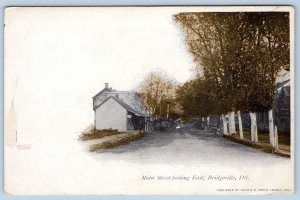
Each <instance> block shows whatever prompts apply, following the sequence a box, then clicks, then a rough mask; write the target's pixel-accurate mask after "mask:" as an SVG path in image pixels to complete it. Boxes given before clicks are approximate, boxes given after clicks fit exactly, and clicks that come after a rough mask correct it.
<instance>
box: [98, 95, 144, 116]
mask: <svg viewBox="0 0 300 200" xmlns="http://www.w3.org/2000/svg"><path fill="white" fill-rule="evenodd" d="M111 98H112V99H113V100H115V101H116V102H117V103H119V104H120V105H121V106H122V107H123V108H124V109H125V110H127V111H129V112H131V113H133V114H135V115H137V116H142V117H147V115H146V114H144V113H140V112H138V111H136V110H135V109H133V108H132V107H130V106H129V105H128V104H126V103H125V102H124V101H122V100H121V99H118V98H116V97H114V96H109V97H107V98H106V99H105V100H104V101H103V102H102V103H101V104H99V105H98V106H97V107H96V108H95V110H97V108H99V107H100V106H101V105H103V104H104V103H105V102H106V101H107V100H109V99H111Z"/></svg>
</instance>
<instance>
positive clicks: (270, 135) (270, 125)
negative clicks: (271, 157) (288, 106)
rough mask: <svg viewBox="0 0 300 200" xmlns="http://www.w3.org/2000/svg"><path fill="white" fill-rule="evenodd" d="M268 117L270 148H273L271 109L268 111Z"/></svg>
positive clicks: (273, 135)
mask: <svg viewBox="0 0 300 200" xmlns="http://www.w3.org/2000/svg"><path fill="white" fill-rule="evenodd" d="M268 117H269V137H270V144H271V146H272V147H275V134H274V120H273V110H272V109H270V110H269V112H268Z"/></svg>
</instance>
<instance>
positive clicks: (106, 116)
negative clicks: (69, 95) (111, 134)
mask: <svg viewBox="0 0 300 200" xmlns="http://www.w3.org/2000/svg"><path fill="white" fill-rule="evenodd" d="M93 110H94V123H95V127H96V130H102V129H117V130H118V131H132V130H138V129H139V128H140V122H141V121H144V122H146V120H147V117H148V115H147V112H146V109H145V107H144V105H143V103H142V101H141V99H140V96H139V95H138V93H137V92H134V91H117V90H114V89H112V88H110V87H109V86H108V83H105V87H104V89H103V90H101V91H100V92H99V93H97V94H96V95H95V96H94V97H93Z"/></svg>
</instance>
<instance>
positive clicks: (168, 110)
mask: <svg viewBox="0 0 300 200" xmlns="http://www.w3.org/2000/svg"><path fill="white" fill-rule="evenodd" d="M169 112H170V104H168V106H167V119H169Z"/></svg>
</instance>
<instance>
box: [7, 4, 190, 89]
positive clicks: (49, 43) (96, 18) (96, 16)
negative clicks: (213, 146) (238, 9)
mask: <svg viewBox="0 0 300 200" xmlns="http://www.w3.org/2000/svg"><path fill="white" fill-rule="evenodd" d="M174 13H178V11H177V12H176V11H174V10H173V9H171V10H166V9H163V10H161V9H157V10H153V9H147V8H141V9H134V10H133V9H126V8H125V9H124V8H119V9H117V8H110V9H109V8H106V9H99V8H98V9H91V8H86V9H84V8H78V9H69V10H63V9H49V8H48V9H47V8H43V9H28V10H22V13H20V14H19V15H18V16H14V17H16V18H17V19H16V18H15V19H14V21H13V23H14V25H15V26H16V27H14V28H17V30H15V31H17V33H18V35H17V36H22V38H20V39H21V40H22V41H19V42H18V48H21V49H22V50H23V51H24V52H22V56H25V54H26V61H25V62H22V63H23V65H24V67H26V68H28V67H29V66H30V67H31V68H34V70H38V72H40V71H44V70H47V71H48V70H50V72H49V73H50V74H49V75H50V76H51V75H54V76H64V77H65V78H66V79H73V78H74V79H80V81H84V82H85V81H87V82H88V83H89V84H88V85H89V87H90V88H91V87H92V88H94V89H95V91H97V90H100V89H102V86H103V83H104V82H109V83H110V85H111V86H113V87H114V88H116V89H121V90H129V89H132V88H134V87H135V86H136V84H137V83H138V82H140V81H142V79H143V77H144V76H145V74H147V73H148V72H150V71H153V70H156V69H160V70H162V71H165V72H166V73H167V74H169V75H170V76H171V77H174V78H175V79H176V80H177V81H178V82H181V83H183V82H185V81H186V80H188V79H189V78H190V77H191V74H192V72H191V69H193V67H194V63H193V61H192V58H191V56H190V55H189V54H188V53H187V49H186V46H185V43H184V37H183V36H182V33H181V30H180V29H179V26H178V25H177V24H176V23H175V22H174V21H173V20H172V15H173V14H174ZM11 26H12V24H8V23H7V26H6V28H8V29H9V28H11ZM29 57H30V59H29ZM34 72H37V71H34ZM56 78H57V77H56Z"/></svg>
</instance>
